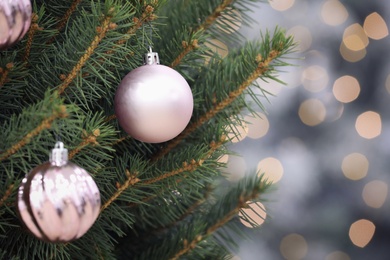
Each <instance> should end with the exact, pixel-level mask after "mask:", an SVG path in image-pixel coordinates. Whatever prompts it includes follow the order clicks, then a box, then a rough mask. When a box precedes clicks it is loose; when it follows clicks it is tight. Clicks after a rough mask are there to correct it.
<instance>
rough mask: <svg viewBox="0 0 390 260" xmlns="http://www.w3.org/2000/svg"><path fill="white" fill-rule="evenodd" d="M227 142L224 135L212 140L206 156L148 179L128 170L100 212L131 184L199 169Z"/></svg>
mask: <svg viewBox="0 0 390 260" xmlns="http://www.w3.org/2000/svg"><path fill="white" fill-rule="evenodd" d="M225 142H226V137H223V138H222V139H221V140H220V141H219V142H217V143H216V142H212V143H211V144H210V150H209V151H208V153H207V154H206V155H205V156H204V158H202V159H199V160H191V162H190V163H188V162H187V161H185V162H183V163H182V167H180V168H178V169H174V170H172V171H170V172H167V173H164V174H162V175H159V176H157V177H155V178H151V179H148V180H140V179H139V178H138V177H137V173H130V172H129V171H128V170H126V176H127V179H126V181H125V182H124V183H123V184H122V185H117V191H116V192H115V193H114V194H113V195H112V196H111V197H110V198H109V199H108V200H107V201H106V202H105V203H104V205H103V206H102V207H101V209H100V212H102V211H104V210H105V209H106V208H107V207H109V206H110V204H112V203H113V202H114V201H115V200H116V199H117V198H118V197H119V196H120V195H121V194H122V193H123V192H124V191H126V190H127V189H128V188H129V187H130V186H133V185H136V184H138V185H150V184H155V183H157V182H161V181H163V180H165V179H168V178H171V177H173V176H177V175H179V174H181V173H183V172H193V171H195V170H197V169H198V167H200V166H202V164H203V162H204V160H206V159H207V158H208V157H210V156H211V154H213V153H214V152H215V151H216V150H217V149H218V148H219V147H220V146H222V145H223V144H224V143H225ZM154 197H155V196H154V195H153V196H151V197H145V198H143V199H142V201H143V202H145V201H149V200H150V199H152V198H154ZM133 205H134V204H130V206H133Z"/></svg>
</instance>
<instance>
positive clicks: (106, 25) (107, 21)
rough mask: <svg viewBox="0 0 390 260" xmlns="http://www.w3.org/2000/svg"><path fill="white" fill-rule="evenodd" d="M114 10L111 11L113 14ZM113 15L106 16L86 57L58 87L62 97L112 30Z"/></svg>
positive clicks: (81, 59) (85, 54)
mask: <svg viewBox="0 0 390 260" xmlns="http://www.w3.org/2000/svg"><path fill="white" fill-rule="evenodd" d="M112 11H113V10H111V12H112ZM111 19H112V13H111V14H110V13H109V14H108V15H106V16H105V17H104V19H103V21H102V23H101V26H99V27H97V28H96V32H97V35H96V36H95V38H94V40H93V41H92V42H91V44H90V45H89V47H88V48H87V49H86V51H85V53H84V55H83V56H82V57H81V58H80V60H79V61H78V62H77V64H76V65H75V66H74V67H73V69H72V71H71V72H70V73H69V74H68V76H66V78H65V80H64V81H63V83H62V84H61V85H60V86H59V87H58V93H59V94H60V95H61V94H62V93H63V92H64V91H65V90H66V88H67V87H69V85H70V84H71V83H72V82H73V80H74V79H75V78H76V76H77V74H78V73H79V72H80V71H81V69H82V67H83V66H84V65H85V63H86V62H87V61H88V59H89V58H90V57H91V56H92V54H94V50H95V49H96V48H97V47H98V45H99V43H100V42H101V41H102V39H103V38H104V37H105V36H106V33H107V31H108V30H110V29H112V28H113V27H112V26H113V24H112V23H111Z"/></svg>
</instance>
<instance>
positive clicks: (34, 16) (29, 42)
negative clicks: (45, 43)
mask: <svg viewBox="0 0 390 260" xmlns="http://www.w3.org/2000/svg"><path fill="white" fill-rule="evenodd" d="M39 30H42V28H41V27H39V25H38V15H37V14H36V13H33V14H32V17H31V26H30V29H29V30H28V33H27V42H26V50H25V54H24V57H23V62H24V63H25V64H26V65H27V61H28V59H29V57H30V53H31V46H32V44H33V40H34V35H35V33H36V32H37V31H39Z"/></svg>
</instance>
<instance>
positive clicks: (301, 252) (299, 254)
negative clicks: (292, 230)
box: [280, 234, 308, 260]
mask: <svg viewBox="0 0 390 260" xmlns="http://www.w3.org/2000/svg"><path fill="white" fill-rule="evenodd" d="M307 252H308V245H307V242H306V239H305V238H304V237H303V236H301V235H299V234H289V235H287V236H285V237H284V238H283V239H282V241H281V242H280V253H282V255H283V257H284V258H285V259H291V260H292V259H294V260H295V259H302V258H304V257H305V256H306V255H307Z"/></svg>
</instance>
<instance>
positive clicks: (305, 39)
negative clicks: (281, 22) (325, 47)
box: [287, 25, 313, 52]
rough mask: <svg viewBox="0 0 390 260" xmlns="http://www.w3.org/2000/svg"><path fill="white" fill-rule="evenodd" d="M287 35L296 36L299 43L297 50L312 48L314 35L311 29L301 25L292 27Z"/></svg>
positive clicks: (295, 39) (302, 50)
mask: <svg viewBox="0 0 390 260" xmlns="http://www.w3.org/2000/svg"><path fill="white" fill-rule="evenodd" d="M287 35H291V36H293V37H294V41H295V42H296V43H297V45H298V46H297V48H296V49H297V51H300V52H304V51H307V50H308V49H310V47H311V44H312V41H313V37H312V35H311V32H310V30H309V29H308V28H307V27H305V26H301V25H297V26H294V27H292V28H291V29H289V30H288V31H287Z"/></svg>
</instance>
